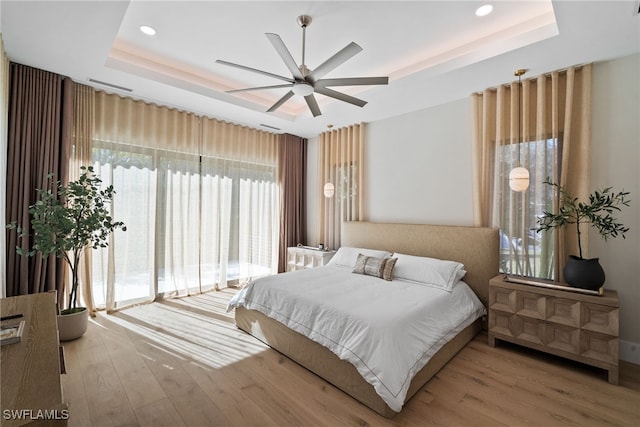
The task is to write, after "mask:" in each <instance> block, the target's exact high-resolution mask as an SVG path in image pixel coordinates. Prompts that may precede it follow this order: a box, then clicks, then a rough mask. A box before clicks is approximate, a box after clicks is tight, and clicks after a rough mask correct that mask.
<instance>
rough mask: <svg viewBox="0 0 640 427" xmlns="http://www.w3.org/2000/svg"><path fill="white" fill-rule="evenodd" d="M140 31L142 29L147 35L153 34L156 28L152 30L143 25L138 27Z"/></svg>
mask: <svg viewBox="0 0 640 427" xmlns="http://www.w3.org/2000/svg"><path fill="white" fill-rule="evenodd" d="M140 31H142V32H143V33H145V34H146V35H148V36H154V35H155V34H156V30H154V29H153V28H151V27H149V26H147V25H143V26H141V27H140Z"/></svg>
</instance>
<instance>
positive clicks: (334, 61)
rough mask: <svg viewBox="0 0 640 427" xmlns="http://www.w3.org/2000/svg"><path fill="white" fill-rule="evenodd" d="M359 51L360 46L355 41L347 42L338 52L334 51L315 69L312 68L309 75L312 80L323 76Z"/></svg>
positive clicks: (360, 49)
mask: <svg viewBox="0 0 640 427" xmlns="http://www.w3.org/2000/svg"><path fill="white" fill-rule="evenodd" d="M361 51H362V48H361V47H360V46H358V45H357V44H356V43H354V42H351V43H349V44H348V45H346V46H345V47H344V48H343V49H342V50H340V51H339V52H338V53H336V54H335V55H333V56H332V57H331V58H329V59H327V60H326V61H324V62H323V63H322V64H320V65H319V66H318V67H316V69H315V70H313V72H312V73H311V76H310V77H311V78H312V79H313V80H314V81H317V80H318V79H319V78H320V77H322V76H324V75H325V74H327V73H328V72H330V71H331V70H333V69H334V68H336V67H337V66H338V65H341V64H342V63H344V62H346V61H347V60H349V59H350V58H352V57H353V56H355V55H356V54H358V53H360V52H361Z"/></svg>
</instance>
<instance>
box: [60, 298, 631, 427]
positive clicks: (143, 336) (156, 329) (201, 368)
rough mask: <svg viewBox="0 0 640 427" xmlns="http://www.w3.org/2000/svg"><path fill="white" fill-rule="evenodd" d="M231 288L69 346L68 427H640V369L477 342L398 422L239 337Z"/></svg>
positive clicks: (130, 316) (113, 323)
mask: <svg viewBox="0 0 640 427" xmlns="http://www.w3.org/2000/svg"><path fill="white" fill-rule="evenodd" d="M233 293H235V291H234V290H225V291H221V292H211V293H207V294H203V295H197V296H191V297H186V298H181V299H172V300H165V301H162V302H156V303H153V304H148V305H143V306H139V307H133V308H129V309H126V310H123V311H121V312H119V313H116V314H111V315H107V314H104V313H100V314H99V315H98V316H97V317H96V318H95V319H92V321H91V323H90V325H89V329H88V331H87V333H86V334H85V336H84V337H82V338H81V339H79V340H76V341H73V342H69V343H65V344H64V347H65V360H66V367H67V372H68V373H67V374H66V375H63V376H62V382H63V387H64V397H65V400H66V401H67V402H69V411H70V415H71V418H70V420H69V425H71V426H81V427H88V426H431V425H433V426H555V425H558V426H560V425H569V426H582V427H584V426H608V425H612V426H639V425H640V368H639V367H637V366H635V365H630V364H624V363H623V365H622V367H621V381H620V382H621V385H620V386H614V385H611V384H608V383H607V381H606V374H605V372H604V371H601V370H599V369H595V368H590V367H586V366H583V365H579V364H575V363H573V362H569V361H565V360H563V359H559V358H555V357H551V356H547V355H544V354H541V353H537V352H534V351H530V350H526V349H523V348H521V347H516V346H512V345H508V344H504V343H500V344H498V346H497V347H496V348H491V347H489V346H488V345H487V337H486V334H484V333H483V334H480V335H478V336H477V337H476V338H475V339H474V340H473V341H472V342H471V343H469V344H468V345H467V346H466V347H465V348H464V349H463V350H462V351H461V352H460V353H459V354H458V355H456V357H455V358H454V359H453V360H451V361H450V362H449V363H448V364H447V365H446V366H445V367H444V368H443V369H442V370H441V371H440V372H439V373H438V374H437V375H436V376H435V377H434V378H433V379H432V380H431V381H430V382H429V383H428V384H427V385H426V386H425V387H423V389H422V390H421V391H420V392H418V393H417V394H416V395H415V396H414V397H413V398H412V399H411V400H410V401H409V402H408V403H407V404H406V405H405V407H404V409H403V411H402V412H401V413H400V414H399V415H397V416H396V417H395V418H393V419H392V420H388V419H385V418H383V417H381V416H379V415H377V414H376V413H374V412H373V411H371V410H369V409H368V408H366V407H364V406H363V405H361V404H360V403H358V402H357V401H355V400H354V399H352V398H351V397H349V396H347V395H345V394H344V393H342V392H341V391H339V390H338V389H336V388H334V387H333V386H331V385H330V384H328V383H326V382H325V381H323V380H322V379H320V378H318V377H317V376H315V375H314V374H312V373H311V372H309V371H307V370H305V369H304V368H302V367H300V366H299V365H297V364H296V363H294V362H292V361H291V360H289V359H288V358H286V357H284V356H282V355H280V354H279V353H277V352H276V351H274V350H271V349H270V348H268V347H267V346H266V345H264V344H263V343H261V342H259V341H257V340H256V339H254V338H252V337H250V336H248V335H247V334H245V333H244V332H241V331H240V330H238V329H236V327H235V325H234V322H233V313H226V312H225V307H226V303H227V301H228V300H229V298H230V297H231V296H232V295H233Z"/></svg>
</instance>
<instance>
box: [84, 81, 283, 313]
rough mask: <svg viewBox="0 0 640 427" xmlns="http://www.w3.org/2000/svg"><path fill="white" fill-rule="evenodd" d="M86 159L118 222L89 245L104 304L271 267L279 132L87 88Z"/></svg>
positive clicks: (224, 281) (182, 291)
mask: <svg viewBox="0 0 640 427" xmlns="http://www.w3.org/2000/svg"><path fill="white" fill-rule="evenodd" d="M95 96H96V102H95V105H96V107H95V123H94V133H93V154H92V158H93V162H94V165H95V167H96V170H98V171H99V173H100V176H101V178H102V180H103V182H104V183H105V185H109V184H112V185H114V187H115V189H116V196H115V199H114V203H113V206H112V208H113V217H114V218H115V219H117V220H119V221H123V222H124V223H125V224H126V225H127V231H126V232H118V233H114V235H112V236H111V237H112V241H111V243H110V245H109V247H108V248H107V249H105V250H97V251H94V252H93V262H92V271H93V286H92V288H93V295H94V299H95V301H96V304H97V305H100V306H102V305H104V306H105V307H106V308H107V309H108V310H112V309H117V308H120V307H123V306H126V305H130V304H135V303H138V302H145V301H150V300H153V299H156V298H162V297H165V296H172V295H187V294H191V293H198V292H201V291H204V290H207V289H212V288H215V289H220V288H224V287H226V286H229V285H235V284H238V283H243V282H245V281H248V280H250V279H251V278H253V277H257V276H261V275H265V274H271V273H275V272H276V271H277V253H278V251H277V249H278V221H279V215H278V201H279V196H278V187H277V176H276V172H277V162H278V151H277V141H278V135H276V134H272V133H269V132H264V131H258V130H255V129H250V128H247V127H244V126H239V125H236V124H231V123H227V122H224V121H220V120H215V119H209V118H206V117H201V116H197V115H195V114H192V113H187V112H183V111H179V110H175V109H170V108H167V107H161V106H157V105H154V104H148V103H145V102H142V101H136V100H133V99H129V98H123V97H120V96H117V95H109V94H105V93H103V92H97V93H96V95H95Z"/></svg>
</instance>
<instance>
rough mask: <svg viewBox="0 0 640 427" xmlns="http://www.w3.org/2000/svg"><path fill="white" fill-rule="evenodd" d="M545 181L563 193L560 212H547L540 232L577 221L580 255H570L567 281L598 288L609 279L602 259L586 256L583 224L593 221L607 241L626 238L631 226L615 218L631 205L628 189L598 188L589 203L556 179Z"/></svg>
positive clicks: (541, 222) (580, 286) (566, 269)
mask: <svg viewBox="0 0 640 427" xmlns="http://www.w3.org/2000/svg"><path fill="white" fill-rule="evenodd" d="M544 184H547V185H550V186H553V187H555V188H556V189H557V191H558V194H559V203H560V205H559V208H558V213H553V212H548V211H544V213H543V215H542V216H541V217H539V218H538V220H537V223H538V228H536V231H537V232H540V231H546V230H552V229H554V228H560V227H564V226H566V225H569V224H575V230H576V234H577V238H578V256H575V255H569V259H568V260H567V263H566V264H565V267H564V269H563V274H564V280H565V281H566V282H567V283H568V284H569V285H571V286H574V287H579V288H585V289H591V290H597V289H599V288H600V287H601V286H602V285H603V284H604V281H605V274H604V270H603V269H602V266H600V263H599V259H598V258H592V259H585V258H583V257H582V232H581V230H580V225H581V224H590V225H591V226H592V227H593V228H595V229H596V230H597V231H598V233H600V236H602V238H603V239H604V240H607V239H609V238H615V237H618V236H621V237H622V238H623V239H624V238H625V233H626V232H628V231H629V228H628V227H625V226H624V225H623V224H621V223H620V222H618V220H616V219H615V218H614V217H613V214H614V212H619V211H620V210H621V206H629V202H630V200H629V199H628V198H627V196H628V195H629V192H628V191H620V192H618V193H616V192H614V191H613V190H612V188H611V187H608V188H605V189H604V190H601V191H594V192H593V193H591V194H590V195H589V201H588V202H581V201H579V200H578V199H577V198H576V197H573V196H572V195H570V194H569V193H568V192H567V190H566V188H565V187H563V186H561V185H559V184H556V183H554V182H552V181H551V180H550V179H549V177H547V179H546V180H545V181H544Z"/></svg>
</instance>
